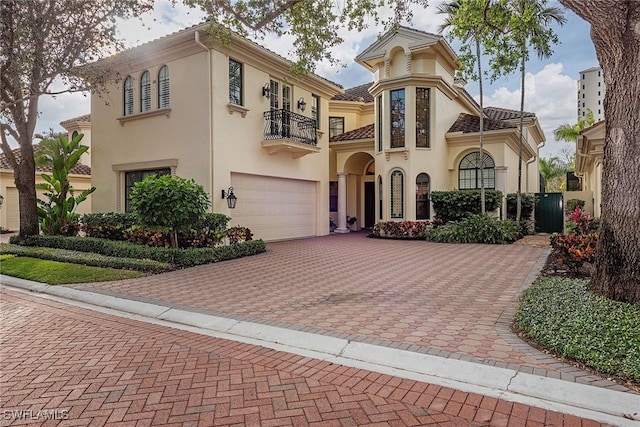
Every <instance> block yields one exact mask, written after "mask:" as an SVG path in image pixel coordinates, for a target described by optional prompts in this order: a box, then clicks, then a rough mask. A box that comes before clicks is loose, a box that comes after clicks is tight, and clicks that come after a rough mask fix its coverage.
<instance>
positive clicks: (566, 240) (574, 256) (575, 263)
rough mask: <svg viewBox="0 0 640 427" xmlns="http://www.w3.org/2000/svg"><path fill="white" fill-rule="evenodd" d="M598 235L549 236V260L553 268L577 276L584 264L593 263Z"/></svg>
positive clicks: (571, 234)
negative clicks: (550, 250) (550, 259)
mask: <svg viewBox="0 0 640 427" xmlns="http://www.w3.org/2000/svg"><path fill="white" fill-rule="evenodd" d="M597 243H598V233H590V234H577V233H570V234H554V235H553V236H551V247H552V252H551V258H552V260H553V262H554V268H555V270H556V271H557V270H558V269H564V268H566V269H567V270H569V271H570V272H572V273H573V274H576V275H577V274H579V273H580V272H581V270H582V269H583V268H584V264H585V263H589V264H591V263H593V261H594V260H595V255H596V245H597Z"/></svg>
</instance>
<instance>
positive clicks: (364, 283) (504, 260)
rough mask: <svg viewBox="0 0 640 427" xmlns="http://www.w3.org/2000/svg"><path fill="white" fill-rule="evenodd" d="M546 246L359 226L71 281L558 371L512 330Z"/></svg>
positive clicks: (156, 299) (404, 345)
mask: <svg viewBox="0 0 640 427" xmlns="http://www.w3.org/2000/svg"><path fill="white" fill-rule="evenodd" d="M543 253H544V250H543V249H540V248H533V247H529V246H524V245H453V244H436V243H430V242H425V241H397V240H380V239H369V238H367V237H366V236H365V234H364V233H352V234H347V235H332V236H327V237H318V238H310V239H302V240H294V241H286V242H274V243H268V244H267V253H265V254H261V255H258V256H253V257H249V258H244V259H238V260H233V261H228V262H223V263H219V264H211V265H204V266H199V267H195V268H190V269H185V270H181V271H175V272H171V273H166V274H160V275H156V276H151V277H146V278H141V279H134V280H126V281H120V282H111V283H94V284H83V285H74V286H73V287H75V288H78V289H83V290H92V291H99V292H107V293H110V294H119V295H123V294H124V295H126V296H128V297H133V298H137V299H141V300H145V301H153V302H164V303H170V304H173V305H176V306H181V307H186V308H189V309H201V310H206V311H207V312H211V313H214V314H216V315H220V316H223V317H231V318H236V319H242V320H249V321H254V322H260V323H268V324H275V325H279V326H285V327H289V328H296V329H304V330H310V331H314V332H318V333H323V334H333V335H336V334H341V336H344V337H346V336H349V337H350V339H352V340H364V341H368V342H372V341H373V342H375V343H378V344H381V345H392V346H397V347H401V348H406V349H410V350H416V351H418V350H420V349H422V350H424V349H425V348H428V349H429V351H431V352H434V351H436V352H437V351H439V352H441V353H443V354H444V353H446V354H453V355H459V356H458V357H460V356H462V357H467V358H473V359H474V360H483V361H485V363H491V364H502V365H504V364H517V365H520V366H522V365H525V366H527V367H530V369H533V368H534V367H535V368H543V369H553V366H552V364H553V363H552V362H551V364H550V359H549V358H548V357H544V356H542V355H538V356H539V357H538V356H532V354H531V353H530V352H528V351H526V349H527V348H529V347H528V346H526V345H523V343H522V342H521V341H520V340H518V339H516V338H515V337H514V336H513V335H512V334H510V333H508V322H510V319H511V316H509V315H508V314H509V313H508V312H509V305H510V303H511V302H512V300H514V298H515V297H516V295H517V293H518V291H519V290H520V288H521V286H522V284H523V282H524V281H525V279H526V278H527V276H528V275H530V273H532V269H534V266H535V265H536V263H539V262H540V260H541V255H543ZM535 271H536V270H533V273H535ZM505 312H507V313H506V314H507V316H506V317H505V316H504V314H505ZM501 316H502V318H501Z"/></svg>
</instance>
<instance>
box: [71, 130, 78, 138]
mask: <svg viewBox="0 0 640 427" xmlns="http://www.w3.org/2000/svg"><path fill="white" fill-rule="evenodd" d="M76 136H78V131H77V130H74V131H73V133H72V134H71V139H74V138H75V137H76Z"/></svg>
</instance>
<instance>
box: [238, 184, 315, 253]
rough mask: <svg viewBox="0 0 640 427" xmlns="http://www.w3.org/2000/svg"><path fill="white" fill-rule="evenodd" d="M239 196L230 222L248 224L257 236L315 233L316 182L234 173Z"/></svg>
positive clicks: (289, 235)
mask: <svg viewBox="0 0 640 427" xmlns="http://www.w3.org/2000/svg"><path fill="white" fill-rule="evenodd" d="M231 186H232V187H233V188H234V192H235V194H236V195H237V196H238V203H237V205H236V208H235V209H234V210H232V211H231V212H230V215H231V217H232V220H231V223H232V224H234V225H243V226H245V227H249V228H250V229H251V231H252V232H253V235H254V239H263V240H279V239H291V238H296V237H307V236H315V235H316V200H317V198H316V183H315V182H313V181H304V180H296V179H284V178H273V177H267V176H259V175H245V174H235V173H232V174H231Z"/></svg>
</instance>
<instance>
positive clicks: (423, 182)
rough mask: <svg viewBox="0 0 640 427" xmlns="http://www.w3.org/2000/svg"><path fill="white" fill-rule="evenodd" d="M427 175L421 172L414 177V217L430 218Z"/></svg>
mask: <svg viewBox="0 0 640 427" xmlns="http://www.w3.org/2000/svg"><path fill="white" fill-rule="evenodd" d="M429 191H430V188H429V175H427V174H426V173H421V174H419V175H418V176H417V177H416V219H430V218H431V209H430V207H429Z"/></svg>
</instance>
